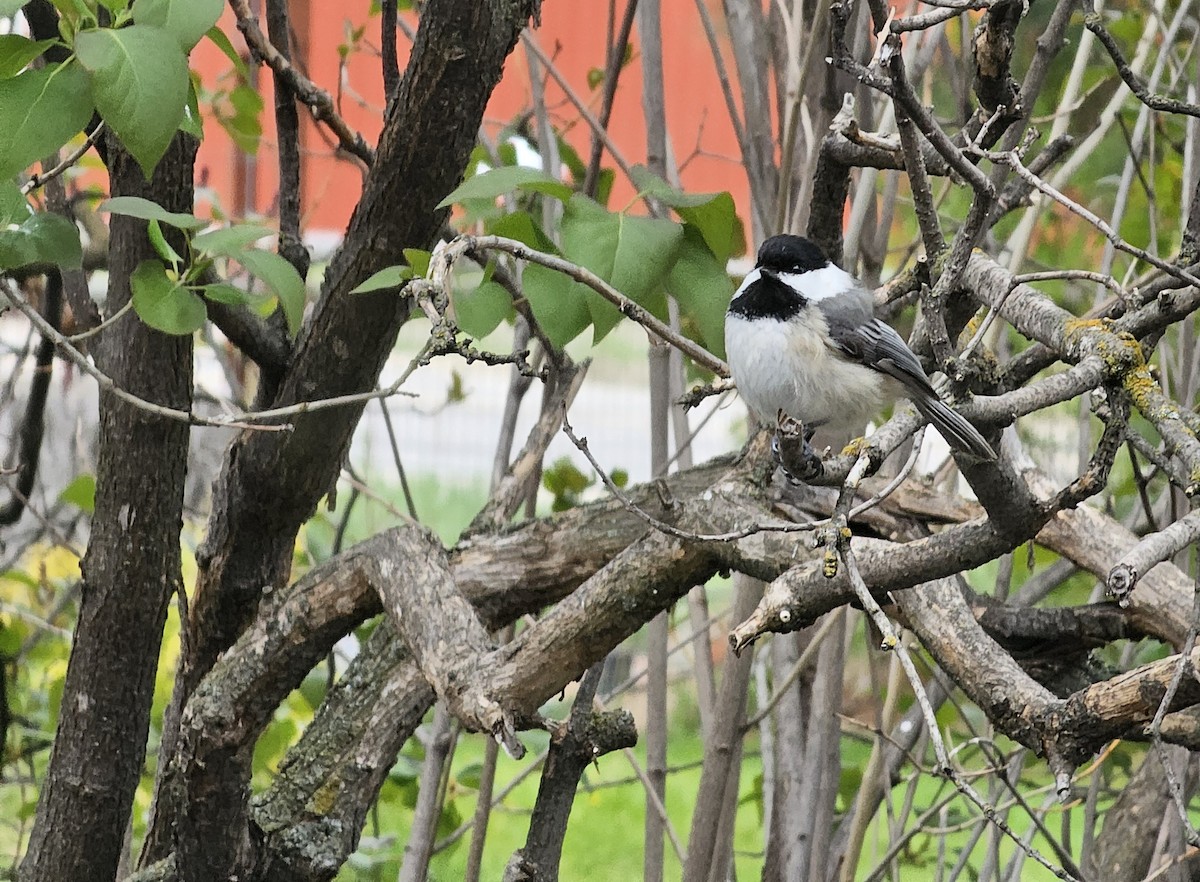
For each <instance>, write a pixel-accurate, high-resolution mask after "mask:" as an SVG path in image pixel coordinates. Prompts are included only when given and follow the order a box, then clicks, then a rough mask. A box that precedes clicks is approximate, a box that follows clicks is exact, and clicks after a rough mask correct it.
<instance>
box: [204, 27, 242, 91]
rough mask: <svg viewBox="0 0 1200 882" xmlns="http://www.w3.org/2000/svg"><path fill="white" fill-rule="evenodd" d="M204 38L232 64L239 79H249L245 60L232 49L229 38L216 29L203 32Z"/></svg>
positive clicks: (212, 28)
mask: <svg viewBox="0 0 1200 882" xmlns="http://www.w3.org/2000/svg"><path fill="white" fill-rule="evenodd" d="M204 36H206V37H208V39H210V40H211V41H212V43H213V45H214V46H216V47H217V48H218V49H220V50H221V52H222V53H224V55H225V57H226V58H228V59H229V60H230V61H231V62H232V63H233V69H234V70H236V71H237V74H238V76H239V77H241V78H242V79H243V80H245V79H248V78H249V76H250V68H249V67H248V66H247V64H246V60H245V59H244V58H242V56H241V55H239V54H238V51H237V50H236V49H234V48H233V44H232V43H230V42H229V37H227V36H225V32H224V31H223V30H221V29H220V28H218V27H211V28H209V29H208V30H207V31H205V33H204Z"/></svg>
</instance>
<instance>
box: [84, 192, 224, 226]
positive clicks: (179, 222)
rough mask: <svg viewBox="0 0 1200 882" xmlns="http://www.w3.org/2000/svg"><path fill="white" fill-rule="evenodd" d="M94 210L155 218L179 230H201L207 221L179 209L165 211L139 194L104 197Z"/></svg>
mask: <svg viewBox="0 0 1200 882" xmlns="http://www.w3.org/2000/svg"><path fill="white" fill-rule="evenodd" d="M96 210H97V211H110V212H112V213H113V214H124V215H127V216H129V217H137V218H141V219H142V220H146V221H150V220H156V221H159V222H160V223H164V224H170V225H171V226H173V227H178V228H179V229H181V230H192V231H194V230H202V229H204V228H205V227H206V226H208V221H205V220H201V219H200V218H198V217H196V215H194V214H187V213H185V212H181V211H167V210H166V209H165V208H163V207H162V206H161V205H159V204H158V203H157V202H151V201H150V200H149V199H143V198H142V197H141V196H114V197H113V198H112V199H105V200H104V201H103V202H101V203H100V204H99V205H98V206H97V207H96Z"/></svg>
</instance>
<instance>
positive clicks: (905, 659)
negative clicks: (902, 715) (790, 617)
mask: <svg viewBox="0 0 1200 882" xmlns="http://www.w3.org/2000/svg"><path fill="white" fill-rule="evenodd" d="M837 555H838V559H839V562H840V564H841V566H842V568H843V571H844V572H845V573H846V574H847V575H848V577H849V579H850V584H851V586H852V587H853V589H854V594H855V596H856V597H857V598H858V600H859V602H860V603H861V604H862V606H863V609H864V610H866V612H867V614H868V615H869V616H870V617H871V621H872V622H874V623H875V626H876V627H877V628H879V631H880V633H881V634H882V635H883V648H885V649H892V650H895V651H896V652H897V654H898V655H897V658H898V659H899V660H900V666H901V667H902V668H903V669H904V674H905V676H906V677H907V678H908V682H909V685H910V686H911V687H912V690H913V693H914V695H915V696H916V699H917V704H918V705H919V706H920V708H921V713H922V715H923V717H924V718H925V726H926V728H927V729H928V731H929V740H930V744H931V745H932V746H933V752H934V755H935V756H936V757H937V760H938V768H939V771H940V772H941V774H943V775H945V776H946V777H947V778H949V779H950V782H951V783H952V784H954V787H955V789H957V790H958V792H959V793H961V794H962V795H963V796H965V797H966V798H967V799H969V800H970V801H971V802H972V803H974V805H975V806H976V807H977V808H979V809H980V810H981V811H982V812H983V814H984V816H985V817H986V818H987V819H988V821H989V822H990V823H992V824H993V825H995V827H996V828H997V829H999V830H1000V832H1002V833H1003V834H1004V835H1005V836H1007V837H1008V838H1009V839H1011V840H1012V841H1013V842H1014V843H1016V845H1017V847H1018V848H1020V849H1021V850H1022V851H1024V852H1025V853H1026V854H1028V855H1029V856H1030V857H1031V858H1033V859H1034V860H1035V861H1037V862H1038V863H1039V864H1041V865H1042V866H1043V867H1045V868H1046V869H1047V870H1049V871H1050V872H1051V873H1053V874H1054V875H1055V876H1056V877H1057V878H1059V879H1064V880H1074V882H1078V879H1077V878H1076V877H1075V876H1072V875H1071V874H1070V873H1068V872H1067V871H1066V870H1064V869H1063V868H1062V867H1056V866H1054V865H1053V864H1052V863H1050V861H1048V860H1047V859H1046V858H1045V857H1044V856H1043V855H1042V854H1041V853H1040V852H1039V851H1038V850H1037V849H1035V848H1033V847H1032V846H1030V845H1029V844H1027V843H1025V842H1023V841H1022V840H1021V838H1020V837H1019V836H1017V834H1016V833H1015V832H1014V831H1013V829H1012V828H1011V827H1010V826H1009V825H1008V823H1007V822H1006V821H1004V820H1002V819H1001V818H1000V817H999V815H998V814H997V813H996V809H995V807H994V806H992V805H990V804H988V802H987V801H986V800H984V799H983V797H982V796H980V795H979V793H978V791H976V790H975V788H974V787H972V786H971V785H970V784H969V783H968V782H967V781H966V780H965V779H964V778H963V777H962V776H961V775H959V774H958V772H957V771H956V770H955V768H954V766H953V765H951V763H950V756H949V754H948V753H947V751H946V743H945V741H943V740H942V734H941V730H940V729H939V727H938V722H937V717H936V715H935V714H934V712H933V707H932V705H930V703H929V696H928V695H927V694H926V693H925V687H924V684H922V682H921V678H920V675H918V674H917V669H916V668H915V667H914V666H913V662H912V658H911V656H910V655H909V653H908V648H907V647H906V646H905V645H904V643H903V642H902V641H901V640H900V639H899V637H897V636H896V632H895V631H894V630H893V628H892V623H891V620H889V619H888V617H887V616H886V615H885V614H884V612H883V609H882V608H881V607H880V606H879V603H878V602H877V601H876V600H875V598H874V596H872V594H871V591H870V589H869V588H868V587H867V584H866V582H864V581H863V577H862V573H861V572H860V571H859V569H858V562H857V561H856V560H855V559H854V552H853V551H851V549H850V547H849V543H847V542H842V543H839V544H838V547H837Z"/></svg>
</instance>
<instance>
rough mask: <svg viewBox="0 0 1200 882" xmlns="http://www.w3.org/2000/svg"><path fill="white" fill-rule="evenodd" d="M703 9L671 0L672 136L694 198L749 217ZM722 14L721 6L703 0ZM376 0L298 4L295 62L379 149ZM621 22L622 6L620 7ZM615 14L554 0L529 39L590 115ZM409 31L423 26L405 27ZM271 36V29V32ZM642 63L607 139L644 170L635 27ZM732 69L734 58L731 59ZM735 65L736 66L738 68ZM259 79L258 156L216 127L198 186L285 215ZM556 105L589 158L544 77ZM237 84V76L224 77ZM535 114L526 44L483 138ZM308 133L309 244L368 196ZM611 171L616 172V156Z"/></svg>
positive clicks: (209, 85) (581, 125) (208, 80)
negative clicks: (720, 197) (698, 195)
mask: <svg viewBox="0 0 1200 882" xmlns="http://www.w3.org/2000/svg"><path fill="white" fill-rule="evenodd" d="M695 2H696V0H663V3H662V9H663V12H662V29H663V42H664V47H663V54H664V59H663V61H664V80H665V87H666V93H667V101H666V104H667V111H666V112H667V127H668V135H669V139H670V142H671V148H672V150H673V155H674V160H675V162H676V163H678V164H679V165H680V166H682V170H681V180H682V182H683V185H684V187H685V188H686V189H688V190H691V191H696V192H704V191H711V190H729V191H730V192H732V193H733V195H734V198H735V200H736V201H737V203H738V208H739V211H740V212H741V214H742V217H743V219H745V218H746V216H747V215H746V212H745V208H746V203H747V200H748V194H747V186H748V185H747V182H746V176H745V173H744V172H743V170H742V166H741V162H740V158H739V150H738V146H737V143H736V140H735V138H734V135H733V128H732V125H731V124H730V121H729V115H728V111H727V109H726V104H725V100H724V97H723V96H722V93H721V88H720V84H719V82H718V80H717V76H716V73H715V68H714V65H713V63H712V59H711V53H710V49H709V45H708V42H707V40H706V38H705V35H704V31H703V28H702V26H701V22H700V18H699V14H698V12H697V10H696V6H695ZM703 2H708V3H710V4H712V0H703ZM712 5H713V6H714V8H713V9H712V10H711V11H712V17H713V19H714V21H716V22H717V23H718V26H719V24H720V21H721V15H720V10H719V4H712ZM368 7H369V3H368V0H358V2H356V3H353V4H349V5H347V6H341V5H338V6H335V5H334V4H324V3H311V2H309V0H293V2H292V3H291V4H290V9H291V16H292V28H293V33H294V34H295V37H296V41H297V44H298V45H297V46H296V47H295V52H296V55H297V57H298V59H299V62H300V65H301V67H302V69H303V70H304V71H305V73H307V75H308V76H309V77H310V78H311V79H313V80H314V81H315V82H316V83H318V84H319V85H320V86H322V87H323V88H325V89H326V90H327V91H329V92H330V93H331V94H334V95H335V96H339V95H340V109H341V113H342V115H343V116H344V117H345V119H346V120H347V121H348V123H349V124H350V125H351V126H352V127H353V128H355V129H356V130H358V131H359V132H361V133H362V134H363V136H364V137H365V138H366V139H367V142H368V143H371V144H374V143H375V142H376V140H377V139H378V135H379V129H380V126H381V123H382V115H383V103H384V99H383V88H382V79H381V76H380V61H379V57H378V46H379V17H378V16H370V15H369V14H368ZM616 7H617V13H618V15H619V14H621V12H622V10H623V7H624V4H623V3H618V4H616ZM608 16H609V4H608V3H607V2H601V0H592V2H576V0H545V2H544V3H543V5H542V22H541V25H540V27H537V28H534V29H531V31H530V33H531V34H532V37H533V39H534V40H536V41H537V43H538V45H540V47H541V48H542V50H543V52H545V53H546V54H547V55H549V56H550V57H551V58H552V59H553V60H554V63H555V66H556V67H557V68H558V70H559V71H560V72H561V73H562V75H563V76H564V77H565V78H566V80H567V81H568V82H569V83H570V85H571V87H572V88H573V89H574V91H575V92H576V93H577V95H578V96H580V97H581V98H582V99H583V100H584V102H585V103H586V104H587V105H588V106H589V108H590V109H591V110H592V111H593V112H595V111H597V110H598V109H599V106H600V100H601V89H600V88H599V87H597V88H592V87H590V86H589V84H588V73H589V71H591V70H593V69H603V67H604V59H605V52H606V40H607V30H608ZM406 22H407V23H408V24H409V25H410V26H411V25H412V24H414V23H415V22H414V20H413V19H411V18H406ZM221 25H222V27H223V29H224V30H225V32H226V33H227V34H229V35H230V37H231V39H232V40H233V42H234V45H235V46H241V45H242V44H241V41H240V39H239V35H238V33H237V30H236V27H234V26H233V22H232V18H231V16H230V15H229V14H228V13H227V14H226V16H225V18H223V19H222V22H221ZM356 28H364V30H363V34H362V37H361V38H360V39H359V40H358V41H357V44H356V48H355V49H354V50H353V51H350V52H349V53H348V54H346V55H345V60H344V62H343V55H342V53H340V52H339V46H346V45H350V44H351V43H352V42H354V40H353V31H354V29H356ZM264 29H265V25H264ZM632 43H633V58H632V60H631V61H630V63H629V64H628V65H627V66H626V67H625V69H624V70H623V71H622V74H621V81H620V88H619V89H618V92H617V98H616V101H615V104H614V106H613V113H612V118H611V120H610V123H609V132H610V136H611V138H612V140H613V142H614V143H615V144H616V146H617V148H618V149H619V150H620V151H621V153H622V154H623V156H624V157H625V158H626V159H627V161H629V162H630V163H637V162H643V161H644V160H645V156H646V146H645V144H646V135H645V125H644V121H643V111H642V104H641V85H642V69H641V59H640V51H639V45H640V41H639V38H638V34H637V29H636V28H635V29H634V34H633V39H632ZM409 45H410V44H409V42H408V40H407V39H406V38H405V37H403V36H401V37H400V40H399V46H398V51H399V54H400V64H401V69H403V66H404V64H405V61H406V59H407V55H408V49H409ZM727 61H728V59H727ZM193 66H194V67H195V68H196V70H197V71H198V72H199V73H200V76H201V80H202V82H203V84H204V88H205V89H206V90H209V91H214V90H216V89H217V88H219V87H220V85H221V82H222V80H221V75H222V74H224V73H226V72H228V71H229V70H230V67H231V65H230V62H229V60H228V59H227V58H225V56H224V55H222V54H221V52H220V51H219V50H217V48H216V47H215V46H213V45H212V44H211V43H209V42H208V41H204V42H202V43H201V45H200V46H199V47H197V49H196V52H195V53H194V55H193ZM729 66H730V67H732V65H731V64H730V65H729ZM257 77H258V80H259V82H260V83H261V84H262V88H261V93H262V94H263V97H264V106H263V110H262V125H263V139H262V144H261V146H260V149H259V151H258V154H257V156H255V157H246V156H245V155H243V154H241V153H240V152H239V151H238V150H237V148H236V147H235V146H234V144H233V142H232V141H231V140H230V138H229V137H228V136H227V135H226V134H225V132H224V131H223V130H222V129H221V127H220V126H218V125H217V124H216V123H215V122H213V121H211V120H210V121H208V122H207V123H206V125H205V140H204V143H203V144H202V145H201V149H200V154H199V158H198V162H197V173H198V175H199V178H200V183H201V184H202V185H205V186H207V187H209V188H211V192H212V193H213V194H215V197H216V199H217V200H218V201H219V203H220V205H221V207H222V209H223V210H224V211H225V212H227V213H228V214H230V215H233V216H242V215H245V214H252V213H255V212H257V213H261V214H266V215H272V214H274V213H275V207H274V205H275V201H276V196H277V188H278V181H277V177H276V159H275V135H274V116H273V110H272V101H273V98H272V90H271V77H270V73H269V71H267V70H266V69H265V68H260V69H258V71H257ZM545 79H546V86H545V94H546V103H547V106H548V107H549V109H550V112H551V114H552V119H553V120H554V121H555V123H556V125H557V126H558V127H559V128H560V130H565V135H566V138H567V140H568V141H569V143H571V144H572V146H574V147H575V149H576V150H578V151H579V152H580V154H581V155H582V156H583V157H584V159H585V161H586V157H587V155H588V151H589V149H590V130H589V128H588V125H587V123H586V122H585V121H584V120H583V119H582V117H581V116H580V114H579V113H578V111H577V110H576V109H575V108H574V106H572V105H571V103H570V102H569V101H568V99H567V97H566V96H565V94H564V93H563V91H562V89H560V88H559V87H558V86H557V84H555V83H554V81H553V79H552V78H550V77H546V78H545ZM226 82H228V78H226ZM532 107H533V97H532V91H531V87H530V77H529V58H528V55H527V54H526V52H525V50H524V48H523V47H522V46H521V45H520V44H518V46H517V48H516V49H515V50H514V52H513V53H512V55H510V56H509V59H508V62H507V64H506V66H505V71H504V77H503V79H502V81H501V83H500V84H499V86H498V87H497V89H496V91H495V93H494V95H493V97H492V100H491V103H490V104H489V105H488V110H487V114H486V118H485V131H486V132H487V133H488V134H489V135H491V136H494V135H495V134H496V133H497V132H499V131H500V130H501V129H502V128H503V127H504V126H505V125H506V124H508V123H509V122H511V121H512V120H513V119H515V118H516V117H517V116H518V115H520V114H521V113H523V112H526V111H529V110H530V109H531V108H532ZM302 114H303V115H304V117H305V119H304V125H303V132H302V165H303V170H302V182H301V202H302V206H303V213H304V217H303V225H304V228H305V230H306V231H307V232H308V233H309V234H310V235H314V234H315V235H317V236H324V237H333V236H334V235H335V234H340V233H341V232H342V231H343V230H344V229H345V226H346V222H347V221H348V219H349V217H350V213H351V211H352V210H353V208H354V205H355V204H356V202H357V201H358V198H359V195H360V192H361V186H362V169H361V166H360V165H359V164H358V163H357V162H356V161H354V160H352V159H347V158H343V157H340V156H338V155H337V154H336V151H335V150H334V141H333V139H332V138H331V136H330V135H329V133H328V132H327V131H325V130H323V129H321V128H319V127H318V126H317V125H316V124H315V123H314V122H313V121H312V119H311V118H310V117H308V116H307V114H305V113H304V111H303V108H302ZM604 164H605V165H608V166H612V165H613V163H612V160H611V158H610V157H608V156H607V155H606V156H605V158H604ZM633 195H634V193H633V190H632V188H631V187H630V185H629V183H628V182H627V181H625V180H623V179H622V177H621V176H620V175H619V174H618V178H617V183H616V186H615V187H614V191H613V196H612V199H611V205H612V206H613V207H620V206H622V205H624V204H625V203H626V202H628V201H629V200H630V199H631V198H632V197H633Z"/></svg>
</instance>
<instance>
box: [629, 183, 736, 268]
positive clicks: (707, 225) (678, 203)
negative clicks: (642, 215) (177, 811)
mask: <svg viewBox="0 0 1200 882" xmlns="http://www.w3.org/2000/svg"><path fill="white" fill-rule="evenodd" d="M632 177H633V182H634V183H635V184H636V185H637V186H638V188H639V189H640V190H641V191H642V192H643V193H645V194H647V195H649V196H653V197H654V198H655V199H657V200H658V201H659V202H662V203H663V204H664V205H668V206H670V207H671V208H673V209H675V213H676V214H678V215H679V216H680V217H681V218H682V219H683V220H684V221H686V222H687V223H690V224H695V226H696V228H697V229H699V230H700V232H701V233H702V234H703V235H704V241H705V242H706V243H708V247H709V249H710V250H711V251H712V253H713V254H714V255H715V256H716V258H717V259H718V260H720V261H721V262H725V261H728V260H729V258H730V257H732V256H733V255H734V254H739V253H741V252H742V251H743V250H744V249H745V231H744V230H743V229H742V224H741V221H740V220H739V219H738V216H737V208H736V206H735V205H734V203H733V197H732V196H731V195H729V193H727V192H721V193H684V192H683V191H682V190H677V189H676V188H674V187H672V186H671V185H670V184H668V183H667V182H666V181H664V180H663V179H662V178H660V177H658V176H657V175H656V174H654V173H653V172H652V171H650V170H649V169H648V168H646V167H645V166H642V165H638V166H634V168H633V169H632Z"/></svg>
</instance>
